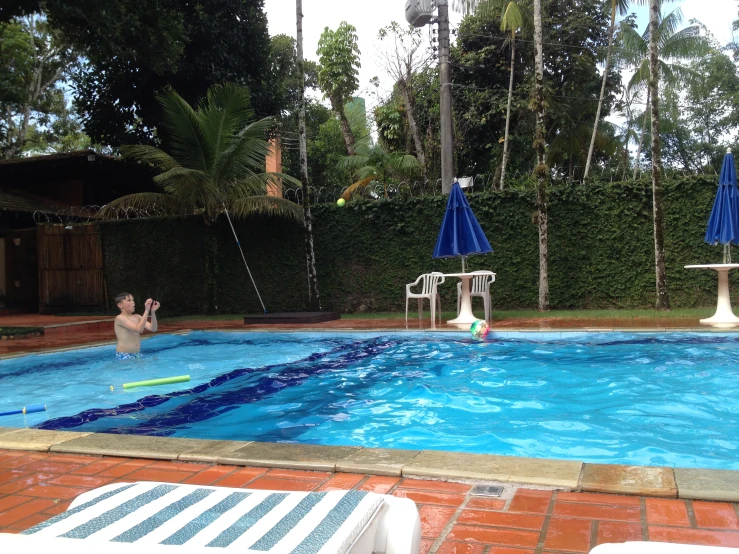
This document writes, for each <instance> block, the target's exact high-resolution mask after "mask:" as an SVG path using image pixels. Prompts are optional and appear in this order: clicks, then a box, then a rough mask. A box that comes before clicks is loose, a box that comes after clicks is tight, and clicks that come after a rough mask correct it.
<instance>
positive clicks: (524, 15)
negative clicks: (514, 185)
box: [500, 0, 530, 189]
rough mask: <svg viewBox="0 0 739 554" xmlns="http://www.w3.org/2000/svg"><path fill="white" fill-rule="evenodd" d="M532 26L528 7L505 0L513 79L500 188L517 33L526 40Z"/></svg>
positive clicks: (504, 24) (503, 18)
mask: <svg viewBox="0 0 739 554" xmlns="http://www.w3.org/2000/svg"><path fill="white" fill-rule="evenodd" d="M529 26H530V14H529V12H528V9H527V6H525V5H524V4H523V2H521V0H519V1H518V2H517V1H516V0H510V1H508V0H504V5H503V14H502V15H501V17H500V30H501V31H510V33H511V37H510V44H511V77H510V80H509V82H508V107H507V109H506V116H505V136H504V138H503V159H502V161H501V164H500V188H501V189H503V186H504V185H505V170H506V166H507V165H508V155H509V152H508V130H509V128H510V122H511V103H512V101H513V70H514V67H515V66H514V64H515V62H516V31H518V30H519V29H520V31H521V37H522V38H524V37H525V36H526V33H527V31H528V27H529Z"/></svg>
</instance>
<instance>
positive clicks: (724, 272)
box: [685, 264, 739, 328]
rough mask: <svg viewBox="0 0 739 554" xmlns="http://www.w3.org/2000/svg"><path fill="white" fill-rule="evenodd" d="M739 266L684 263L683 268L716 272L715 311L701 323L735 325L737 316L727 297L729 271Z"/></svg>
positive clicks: (737, 320)
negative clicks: (716, 295) (716, 300)
mask: <svg viewBox="0 0 739 554" xmlns="http://www.w3.org/2000/svg"><path fill="white" fill-rule="evenodd" d="M737 268H739V264H701V265H686V266H685V269H713V270H715V271H716V273H718V302H717V303H716V313H715V314H713V316H711V317H707V318H705V319H701V320H700V322H701V324H702V325H711V326H713V327H719V328H729V327H736V326H737V325H739V317H736V316H735V315H734V312H733V310H732V309H731V299H730V298H729V271H731V270H732V269H737Z"/></svg>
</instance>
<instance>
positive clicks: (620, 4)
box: [583, 0, 629, 180]
mask: <svg viewBox="0 0 739 554" xmlns="http://www.w3.org/2000/svg"><path fill="white" fill-rule="evenodd" d="M610 1H611V25H610V26H609V27H608V50H607V51H606V66H605V68H604V69H603V82H602V83H601V85H600V96H599V97H598V110H597V111H596V112H595V123H593V135H592V137H591V139H590V149H589V150H588V160H587V162H585V174H584V175H583V180H585V179H587V178H588V175H589V174H590V162H591V161H592V159H593V150H594V149H595V138H596V135H597V134H598V123H600V112H601V110H602V109H603V98H604V97H605V95H606V82H607V81H608V70H609V69H610V68H611V53H612V52H613V35H614V34H615V30H616V10H618V11H619V13H620V14H621V15H624V14H625V13H626V10H628V8H629V2H628V0H610Z"/></svg>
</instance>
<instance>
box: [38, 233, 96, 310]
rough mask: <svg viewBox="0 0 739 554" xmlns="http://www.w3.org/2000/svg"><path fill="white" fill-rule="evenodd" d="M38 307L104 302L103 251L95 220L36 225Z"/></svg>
mask: <svg viewBox="0 0 739 554" xmlns="http://www.w3.org/2000/svg"><path fill="white" fill-rule="evenodd" d="M38 229H39V232H38V249H39V311H40V312H42V313H48V312H52V311H60V310H75V309H79V308H101V307H103V306H105V304H106V302H105V283H104V279H103V252H102V245H101V242H100V232H99V229H98V227H97V225H95V224H85V225H74V226H72V228H71V229H68V228H66V227H65V226H64V225H39V228H38Z"/></svg>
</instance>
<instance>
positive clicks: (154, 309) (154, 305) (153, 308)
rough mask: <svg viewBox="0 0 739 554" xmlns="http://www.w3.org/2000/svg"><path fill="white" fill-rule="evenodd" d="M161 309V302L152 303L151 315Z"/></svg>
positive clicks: (154, 301)
mask: <svg viewBox="0 0 739 554" xmlns="http://www.w3.org/2000/svg"><path fill="white" fill-rule="evenodd" d="M158 309H159V302H157V301H156V300H152V301H151V313H154V312H156V311H157V310H158Z"/></svg>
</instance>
